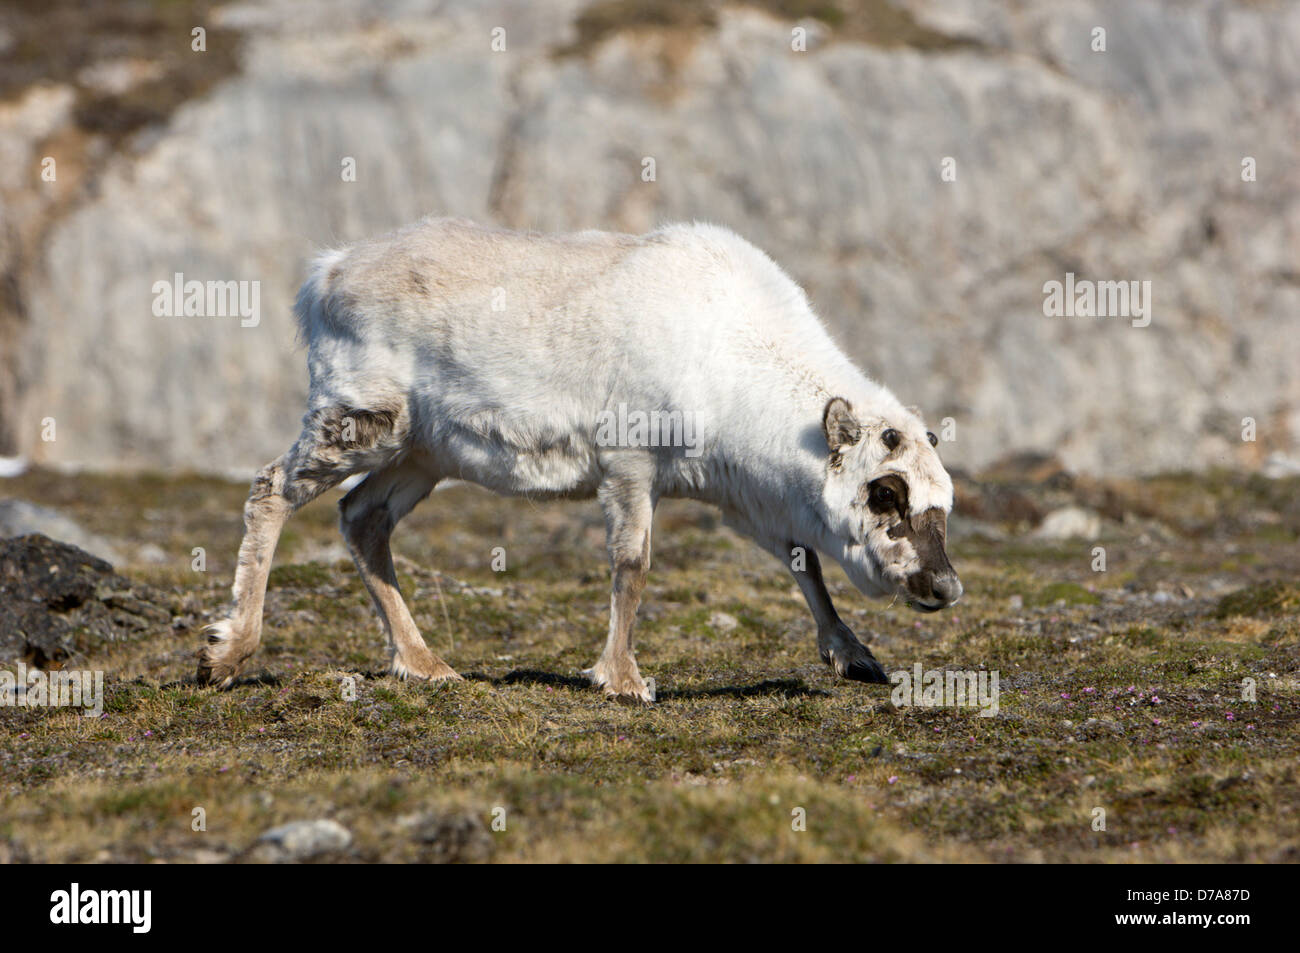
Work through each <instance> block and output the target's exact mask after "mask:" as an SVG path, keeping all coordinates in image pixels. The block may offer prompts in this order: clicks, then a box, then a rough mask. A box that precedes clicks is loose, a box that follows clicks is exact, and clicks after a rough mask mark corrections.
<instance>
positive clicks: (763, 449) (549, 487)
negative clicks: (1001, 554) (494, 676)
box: [198, 219, 962, 701]
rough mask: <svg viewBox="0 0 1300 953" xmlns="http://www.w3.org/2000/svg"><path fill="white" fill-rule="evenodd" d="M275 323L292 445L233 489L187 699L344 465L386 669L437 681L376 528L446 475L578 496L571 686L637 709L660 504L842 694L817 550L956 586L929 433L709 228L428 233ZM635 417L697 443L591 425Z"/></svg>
mask: <svg viewBox="0 0 1300 953" xmlns="http://www.w3.org/2000/svg"><path fill="white" fill-rule="evenodd" d="M297 314H298V319H299V322H300V325H301V329H302V334H303V336H304V337H305V339H306V341H307V346H308V367H309V369H310V373H311V393H310V398H309V405H308V410H307V413H306V415H305V416H304V418H303V429H302V433H301V435H300V436H299V437H298V440H297V442H296V443H295V444H294V445H293V447H292V449H290V450H289V451H288V452H287V453H286V454H284V455H283V456H282V457H280V458H279V459H277V460H275V461H274V462H273V463H271V464H269V465H268V466H267V467H265V468H264V469H263V470H262V471H261V472H260V473H259V474H258V476H257V478H256V479H255V480H254V481H253V485H252V490H251V493H250V495H249V498H248V502H247V504H246V506H245V509H244V519H245V524H246V527H247V532H246V534H245V536H244V540H243V544H242V545H241V546H240V549H239V565H238V569H237V570H236V573H235V584H234V607H233V609H232V611H231V613H230V615H229V617H228V618H226V619H224V620H223V621H220V622H217V623H216V624H214V625H212V626H210V627H209V629H208V634H207V644H206V646H205V647H204V649H203V651H202V653H201V656H200V662H199V667H198V679H199V681H200V683H210V684H215V685H219V686H222V687H226V686H229V685H230V684H231V683H232V681H233V680H234V679H235V677H236V676H237V675H238V673H239V671H240V670H241V668H242V667H243V665H244V663H245V662H246V661H247V659H248V657H249V656H250V655H251V654H252V653H253V652H254V650H255V649H256V648H257V645H258V642H259V640H260V636H261V626H262V604H263V598H264V595H265V589H266V580H267V574H268V571H269V568H270V564H271V558H272V555H273V553H274V550H275V545H276V541H277V539H278V537H279V534H280V529H281V527H282V526H283V524H284V522H285V520H286V519H287V518H288V517H289V515H290V514H291V513H293V512H294V511H295V510H296V509H298V508H299V507H300V506H302V505H303V504H305V503H307V502H308V501H310V500H312V499H314V498H315V497H316V496H318V495H319V494H320V493H322V492H323V491H325V490H326V489H328V488H330V487H332V486H335V485H337V484H338V483H339V482H341V481H342V480H343V479H345V478H346V477H348V476H349V475H351V474H355V473H361V472H366V473H368V474H369V475H368V476H367V477H366V478H365V480H364V481H363V482H361V483H360V484H358V485H357V486H356V487H355V488H354V489H353V490H352V491H351V492H350V493H348V494H347V495H346V496H345V497H344V498H343V500H342V501H341V502H340V504H339V508H340V511H341V520H340V522H341V528H342V532H343V535H344V537H345V539H346V540H347V545H348V548H349V549H350V550H351V552H352V555H353V558H354V559H355V560H356V564H357V568H358V569H359V570H360V573H361V577H362V579H363V580H364V581H365V584H366V588H367V589H368V590H369V591H370V594H371V596H372V598H373V599H374V603H375V606H376V608H377V609H378V611H379V615H380V617H381V619H382V621H383V625H384V629H385V630H386V632H387V635H388V640H389V647H390V651H391V666H392V672H393V673H394V674H395V675H397V676H399V677H401V678H421V679H430V680H440V679H458V678H459V676H458V675H457V674H456V673H455V672H454V671H453V670H452V669H451V667H450V666H449V665H447V663H446V662H444V661H443V660H442V659H440V658H439V657H438V656H436V655H434V654H433V653H432V652H431V651H430V650H429V648H428V646H426V645H425V643H424V640H423V639H422V638H421V636H420V633H419V632H418V631H417V629H416V626H415V623H414V621H413V620H412V618H411V614H410V612H409V611H408V610H407V608H406V605H405V603H404V602H403V601H402V597H401V594H400V593H399V591H398V587H397V577H396V574H395V572H394V570H393V561H392V554H391V551H390V549H389V536H390V534H391V533H392V531H393V527H394V526H395V525H396V523H397V522H398V520H400V519H401V518H402V517H403V516H405V515H406V514H407V513H408V512H410V511H411V509H412V508H413V507H414V506H415V505H416V504H417V503H418V502H419V501H420V500H422V499H423V498H424V497H425V496H427V495H428V494H429V492H430V491H431V490H432V489H433V487H434V486H435V484H437V483H438V482H439V481H440V480H446V479H460V480H469V481H471V482H473V483H478V484H480V485H482V486H484V487H487V488H489V489H492V490H494V491H496V492H498V493H506V494H515V495H527V496H528V497H530V498H538V497H580V498H590V497H592V496H595V497H596V498H597V499H598V500H599V501H600V503H601V506H602V507H603V508H604V512H605V524H606V530H607V542H608V548H609V557H610V562H611V564H612V569H613V597H612V600H611V611H610V624H609V638H608V641H607V642H606V644H605V650H604V652H603V653H602V655H601V656H600V659H599V660H598V661H597V662H596V664H595V666H594V667H593V668H591V669H589V670H587V671H586V672H585V673H584V674H586V675H588V676H589V677H590V679H591V681H592V682H593V683H594V684H595V685H597V686H599V687H601V688H603V689H604V690H605V692H606V693H607V694H608V695H611V696H616V697H619V698H623V699H629V700H640V701H649V700H650V693H649V692H648V691H647V688H646V684H645V682H644V681H643V680H642V678H641V674H640V672H639V671H638V669H637V664H636V660H635V659H634V657H633V654H632V627H633V622H634V619H635V614H636V611H637V606H638V604H639V602H640V597H641V592H642V590H643V588H644V587H645V582H646V572H647V570H648V569H649V566H650V526H651V520H652V516H653V513H654V508H655V504H656V502H657V501H658V500H659V499H661V498H663V497H689V498H691V499H696V500H702V501H705V502H708V503H711V504H713V505H715V506H717V507H718V508H719V509H720V510H721V511H722V514H723V516H724V521H725V522H726V523H727V524H728V525H729V526H731V527H732V528H734V529H736V530H737V531H739V532H740V533H742V534H744V535H746V536H749V537H751V538H752V539H754V540H755V541H756V542H757V543H758V544H759V545H760V546H762V547H763V548H764V549H766V550H768V551H769V552H771V553H772V554H774V555H775V556H776V557H777V558H778V559H780V560H781V561H782V562H784V563H786V565H787V566H788V567H790V568H791V569H792V571H793V572H794V576H795V579H796V581H797V582H798V585H799V588H800V589H801V590H802V592H803V595H804V598H805V599H806V600H807V602H808V606H809V608H810V609H811V610H812V614H813V617H814V618H815V619H816V622H817V644H818V649H819V650H820V653H821V657H822V659H823V661H825V662H826V663H828V664H830V665H832V666H834V668H835V670H836V672H837V673H839V674H840V675H841V676H843V677H846V678H851V679H857V680H859V681H864V682H885V681H887V679H886V676H885V673H884V672H883V670H882V669H881V667H880V665H879V664H878V663H877V661H876V659H875V658H874V657H873V656H872V654H871V652H870V651H869V650H868V649H867V647H866V646H865V645H863V644H862V643H861V642H859V641H858V639H857V638H856V637H855V636H854V635H853V633H852V632H851V631H850V630H849V628H848V626H846V625H845V624H844V622H843V621H841V619H840V617H839V615H838V614H837V613H836V611H835V607H834V606H833V605H832V604H831V599H830V596H829V594H828V593H827V591H826V586H825V584H824V583H823V581H822V574H821V568H820V565H819V563H818V561H817V553H823V554H825V555H828V556H830V557H831V558H833V559H834V560H835V561H836V562H838V563H839V564H840V565H841V566H843V567H844V569H845V571H846V572H847V573H848V576H849V578H850V579H851V580H852V581H853V583H854V584H855V585H856V586H857V587H858V588H859V589H861V590H862V591H863V592H864V593H866V594H867V595H873V596H879V595H902V596H903V597H904V598H905V599H906V600H907V602H908V603H909V604H910V605H911V606H913V607H914V608H917V609H922V610H926V611H934V610H937V609H941V608H944V607H946V606H949V605H952V604H953V603H954V602H956V601H957V599H958V598H959V597H960V595H961V592H962V587H961V583H960V582H959V581H958V579H957V575H956V573H954V572H953V569H952V566H951V565H950V564H949V562H948V558H947V555H946V553H945V550H944V536H945V531H946V522H947V514H948V512H949V511H950V509H951V507H952V481H951V480H950V478H949V476H948V474H947V472H946V471H945V470H944V468H943V465H942V464H941V463H940V462H939V457H938V455H937V454H936V452H935V449H934V445H935V443H936V441H935V438H934V435H933V434H929V433H927V432H926V429H925V426H924V424H923V423H922V422H921V419H920V418H919V417H918V416H917V414H916V413H914V412H912V411H909V410H907V409H905V408H904V407H903V406H902V405H901V404H900V403H899V402H898V400H897V399H896V398H895V397H894V396H893V395H892V394H891V393H890V392H889V391H887V390H886V389H885V388H884V387H882V386H881V385H879V384H876V383H874V382H873V381H871V380H869V379H868V378H867V377H866V376H864V375H863V374H862V373H861V372H860V371H859V370H858V369H857V368H856V367H854V366H853V364H852V363H851V362H850V361H849V360H848V358H846V357H845V356H844V354H843V353H841V352H840V350H839V349H838V348H837V347H836V346H835V344H834V343H833V342H832V341H831V339H830V337H829V336H828V335H827V333H826V331H825V329H824V328H823V327H822V325H821V323H820V322H819V321H818V319H817V318H816V316H815V315H814V314H813V312H812V309H811V308H810V306H809V304H808V301H807V298H806V297H805V295H804V293H803V292H802V290H801V289H800V288H799V287H798V286H797V285H796V284H795V283H794V282H793V281H792V280H791V279H790V278H789V277H787V276H786V274H785V273H784V272H783V271H782V270H781V269H780V268H779V267H777V265H775V264H774V263H773V262H772V261H771V259H769V258H768V257H767V256H766V255H764V254H763V253H762V252H761V251H759V250H758V249H756V248H755V247H754V246H752V245H750V244H749V243H748V242H746V241H744V240H743V239H741V238H739V237H738V236H736V235H735V234H733V233H732V232H730V231H728V230H726V229H724V228H719V227H715V226H709V225H699V224H696V225H671V226H668V227H665V228H661V229H659V230H658V231H655V232H652V233H650V234H648V235H644V236H632V235H620V234H611V233H607V232H596V231H588V232H581V233H578V234H574V235H561V236H543V235H536V234H522V233H517V232H511V231H506V230H502V229H494V228H485V227H481V226H478V225H475V224H473V223H470V222H465V221H457V220H448V219H427V220H425V221H422V222H419V223H417V224H415V225H412V226H409V227H407V228H404V229H402V230H400V231H397V232H395V233H393V234H390V235H387V236H385V237H382V238H378V239H375V240H371V241H363V242H358V243H356V244H354V245H351V246H349V247H347V248H344V249H341V250H336V251H329V252H326V253H324V254H322V255H320V256H319V257H318V258H317V259H316V261H315V263H314V266H313V268H312V271H311V275H310V277H309V278H308V280H307V282H306V284H305V285H304V286H303V288H302V290H301V292H300V293H299V295H298V301H297ZM654 412H659V413H661V414H664V415H665V417H664V419H667V420H672V421H674V424H673V426H674V427H676V426H677V424H676V421H680V420H684V419H689V420H691V421H693V422H694V423H696V424H697V425H698V427H699V428H700V429H699V430H698V431H697V432H696V434H695V436H694V439H693V440H691V441H689V442H688V441H685V440H677V441H674V440H672V439H668V440H660V439H654V440H650V439H645V437H646V436H647V435H646V434H645V432H644V429H643V428H633V430H634V431H635V433H634V434H632V435H631V436H629V435H627V434H622V433H621V431H622V430H624V429H625V428H618V430H619V431H620V435H621V436H623V437H624V438H625V439H622V440H619V439H613V440H611V439H610V433H609V431H610V430H611V428H610V427H609V426H608V424H609V423H610V421H611V420H612V419H613V417H614V415H616V414H621V415H622V419H624V420H627V419H630V418H631V417H632V415H633V414H635V413H639V414H641V415H642V416H641V417H639V418H637V419H644V417H645V415H648V414H651V413H654ZM668 436H670V437H671V436H672V434H668ZM674 443H676V444H678V445H672V444H674ZM688 443H689V445H687V444H688ZM665 444H668V445H665Z"/></svg>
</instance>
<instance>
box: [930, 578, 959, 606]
mask: <svg viewBox="0 0 1300 953" xmlns="http://www.w3.org/2000/svg"><path fill="white" fill-rule="evenodd" d="M930 590H931V591H932V592H933V593H934V597H935V598H936V599H941V600H942V601H943V602H945V603H947V604H948V605H952V604H953V603H954V602H956V601H957V600H958V599H960V598H961V594H962V591H963V590H962V586H961V580H960V579H958V578H957V577H956V576H955V575H952V574H949V575H944V576H935V577H934V579H933V581H932V582H931V583H930Z"/></svg>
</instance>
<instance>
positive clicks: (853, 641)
mask: <svg viewBox="0 0 1300 953" xmlns="http://www.w3.org/2000/svg"><path fill="white" fill-rule="evenodd" d="M795 549H802V550H803V553H802V555H803V560H804V562H803V568H802V569H796V568H795V563H794V561H793V556H792V555H791V552H792V551H793V550H795ZM785 550H786V552H785V556H784V559H785V560H786V565H787V566H790V568H791V572H792V573H793V574H794V578H795V582H797V583H798V584H799V590H800V591H801V592H802V593H803V597H804V601H806V602H807V603H808V608H809V609H811V610H812V614H813V618H814V619H816V620H817V651H818V652H820V653H821V657H822V661H823V662H825V663H826V664H827V665H829V666H831V667H832V668H834V669H835V672H836V673H837V674H838V675H840V676H841V677H842V678H851V679H853V680H854V681H858V682H874V683H878V684H889V676H888V675H886V674H885V670H884V669H883V668H881V667H880V663H879V662H877V661H876V657H875V656H874V655H872V654H871V650H870V649H869V648H867V647H866V646H865V645H863V644H862V643H861V642H859V641H858V637H857V636H856V635H854V634H853V630H852V629H850V628H849V627H848V626H847V625H846V624H845V623H844V620H843V619H841V618H840V615H839V613H838V612H836V611H835V605H834V603H832V602H831V594H830V593H829V592H827V591H826V581H825V580H824V579H823V578H822V564H821V562H820V561H819V560H818V559H817V554H816V553H815V552H813V550H812V549H810V548H808V547H807V546H800V545H799V544H798V543H793V542H792V543H790V544H789V545H787V546H786V547H785ZM778 558H781V554H779V553H778Z"/></svg>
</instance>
